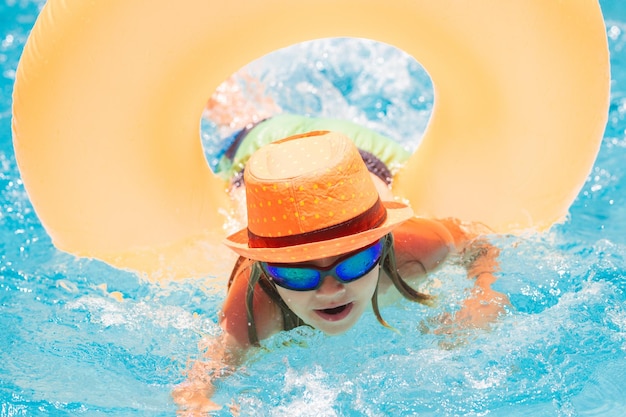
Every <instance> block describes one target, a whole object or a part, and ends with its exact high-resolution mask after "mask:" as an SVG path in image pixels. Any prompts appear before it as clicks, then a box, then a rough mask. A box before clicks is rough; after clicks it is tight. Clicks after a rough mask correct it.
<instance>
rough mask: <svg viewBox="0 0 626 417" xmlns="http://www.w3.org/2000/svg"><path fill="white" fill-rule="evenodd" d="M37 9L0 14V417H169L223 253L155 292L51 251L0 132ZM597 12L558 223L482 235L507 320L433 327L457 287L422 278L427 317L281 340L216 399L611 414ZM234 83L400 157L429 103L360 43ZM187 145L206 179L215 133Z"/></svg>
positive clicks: (624, 177)
mask: <svg viewBox="0 0 626 417" xmlns="http://www.w3.org/2000/svg"><path fill="white" fill-rule="evenodd" d="M42 4H43V2H41V1H26V0H24V1H15V0H13V1H9V0H6V1H4V2H3V3H2V4H1V5H0V16H2V21H3V22H5V23H4V24H3V25H2V33H0V42H1V45H0V65H1V66H2V78H1V79H0V82H1V83H2V98H1V100H2V101H1V102H0V163H1V164H2V172H1V173H0V192H1V193H2V206H1V207H0V233H1V234H2V236H1V241H0V355H1V356H0V415H1V416H31V415H54V416H64V415H75V414H79V413H80V414H84V415H146V414H149V415H173V414H174V413H175V412H176V406H175V405H174V403H173V401H172V399H171V391H172V389H173V387H174V386H175V385H176V384H178V383H180V382H182V381H183V380H184V378H185V375H184V373H185V370H186V369H187V367H188V362H189V360H192V359H194V358H198V357H199V356H200V355H201V353H202V352H201V350H200V349H199V347H198V343H200V342H201V341H202V339H203V337H204V336H210V335H217V334H218V333H220V331H221V330H220V329H219V326H218V322H217V320H218V312H219V310H220V308H221V303H222V300H223V299H224V295H225V291H226V281H227V279H228V272H229V270H230V267H231V265H232V262H233V260H234V256H232V255H230V254H229V255H228V256H226V257H225V258H224V259H222V260H221V262H220V268H219V270H218V271H215V274H214V275H212V276H206V277H202V278H199V279H189V280H184V281H177V282H171V283H167V284H166V283H152V282H147V281H146V280H145V279H143V278H142V277H138V276H137V275H136V274H133V273H130V272H126V271H120V270H117V269H115V268H112V267H110V266H108V265H106V264H104V263H102V262H99V261H96V260H89V259H79V258H76V257H74V256H72V255H69V254H66V253H64V252H61V251H59V250H57V249H55V248H54V246H53V245H52V243H51V241H50V238H49V237H48V235H47V234H46V232H45V230H44V229H43V227H42V226H41V223H40V222H39V220H38V218H37V216H36V215H35V213H34V211H33V208H32V206H31V204H30V202H29V199H28V196H27V195H26V192H25V191H24V187H23V184H22V182H21V180H20V174H19V171H18V169H17V165H16V161H15V156H14V153H13V149H12V143H11V125H10V124H11V92H12V85H13V82H14V77H15V69H16V66H17V62H18V60H19V57H20V54H21V51H22V48H23V46H24V43H25V41H26V37H27V35H28V32H29V30H30V29H31V28H32V25H33V24H34V21H35V19H36V17H37V14H38V12H39V10H40V8H41V6H42ZM601 6H602V8H603V12H604V14H605V21H606V28H607V36H608V40H609V48H610V52H611V64H612V69H611V71H612V76H611V79H612V83H611V88H612V92H611V106H610V114H609V120H608V125H607V128H606V132H605V135H604V139H603V142H602V147H601V150H600V153H599V156H598V159H597V161H596V163H595V165H594V167H593V169H592V171H591V173H590V175H589V177H588V179H587V181H586V183H585V185H584V187H583V189H582V191H581V192H580V193H579V195H578V197H577V199H576V201H575V202H574V204H573V206H572V207H571V209H570V214H569V216H568V218H567V220H566V221H565V222H564V223H562V224H558V225H555V226H554V227H553V228H552V229H551V230H549V231H548V232H546V233H543V234H537V235H525V236H493V237H492V242H493V243H494V244H496V245H497V246H498V247H500V248H501V255H500V268H501V272H500V273H499V274H498V277H499V280H498V281H497V282H496V284H495V285H494V288H495V289H497V290H498V291H500V292H503V293H505V294H507V295H508V296H509V298H510V300H511V307H510V309H509V310H508V312H507V314H506V315H504V316H503V317H502V318H501V319H500V321H499V322H498V323H497V324H496V325H495V326H494V327H493V328H492V329H491V330H490V331H482V330H466V331H462V332H455V333H453V334H452V335H446V334H445V333H444V334H441V333H438V332H435V330H436V329H437V328H438V327H439V326H440V318H441V317H445V316H446V315H447V314H450V313H454V312H455V311H456V310H457V309H458V308H459V306H460V304H461V302H462V300H463V299H464V298H465V297H466V295H467V292H468V291H469V289H470V288H471V284H472V283H471V282H468V280H467V279H466V278H465V274H464V272H463V270H462V269H461V268H460V267H456V266H454V265H452V266H448V267H445V268H443V269H441V270H439V271H437V272H436V273H435V274H433V276H432V277H430V280H431V285H430V290H431V292H432V293H433V294H435V295H436V296H437V299H438V300H439V302H438V304H437V305H436V306H435V307H433V308H431V307H426V306H422V305H419V304H413V303H410V302H407V301H400V302H398V303H397V304H395V305H394V306H393V307H391V308H388V309H386V310H385V314H384V316H385V319H386V320H387V321H388V322H389V323H390V324H391V325H392V326H394V327H395V328H396V329H397V330H398V331H399V332H398V333H396V332H393V331H389V330H388V329H386V328H384V327H382V326H380V325H379V324H378V323H377V321H376V318H375V317H374V315H373V314H372V313H371V312H369V313H366V314H365V315H364V317H363V318H362V319H361V320H360V322H359V323H358V324H357V325H356V326H355V327H354V328H353V329H351V330H350V331H348V332H347V333H346V334H343V335H340V336H332V337H330V336H325V335H323V334H321V333H319V332H318V331H315V330H312V329H308V328H298V329H295V330H293V331H291V332H285V333H282V334H279V335H277V336H275V337H273V338H272V339H270V340H268V341H266V342H265V343H264V344H263V347H262V348H261V349H260V350H258V351H255V352H254V353H253V354H252V355H251V357H250V358H249V360H248V361H247V362H246V364H245V366H244V367H243V369H242V372H238V373H237V374H234V375H232V376H229V377H228V378H225V379H224V380H222V381H220V383H219V385H218V390H217V393H216V396H215V400H216V401H217V402H218V403H221V404H226V405H228V404H235V405H234V406H233V407H234V408H235V409H237V410H239V413H240V414H241V415H299V416H347V415H371V416H383V415H503V416H517V415H533V416H534V415H538V416H554V415H558V416H579V415H580V416H589V415H602V416H622V415H624V414H625V413H626V399H625V398H626V383H625V382H626V379H625V377H624V374H625V372H626V355H625V352H626V308H625V306H626V295H625V294H624V292H625V290H626V260H625V257H626V210H624V208H623V207H624V206H625V205H626V171H625V169H624V164H623V163H622V161H623V160H624V158H626V61H625V60H624V56H626V55H625V54H624V48H625V47H626V10H625V9H624V7H623V5H621V4H620V2H619V1H618V0H607V1H602V2H601ZM381 63H385V66H384V68H383V67H382V65H381ZM248 71H249V73H250V74H252V75H253V76H255V77H257V78H258V79H260V80H261V82H262V83H263V85H264V86H265V87H266V90H267V94H268V95H269V96H271V97H272V98H273V99H274V100H275V101H276V102H277V103H278V104H279V105H280V106H281V107H282V108H283V110H284V111H287V112H292V113H298V114H310V115H315V116H327V117H339V118H345V119H349V120H353V121H356V122H358V123H361V124H363V125H366V126H368V127H370V128H372V129H374V130H377V131H379V132H381V133H384V134H385V135H387V136H389V137H391V138H392V139H395V140H396V141H398V142H399V143H400V144H402V145H403V146H405V147H406V148H407V149H409V150H413V149H415V147H416V146H417V143H418V142H419V138H420V137H421V134H422V133H423V131H424V129H425V127H426V124H427V122H428V119H429V117H430V111H431V109H432V103H433V93H432V86H431V84H430V80H429V78H428V75H427V74H426V73H425V72H424V71H423V69H422V68H421V67H420V66H419V65H418V64H417V63H415V61H413V60H412V59H410V58H409V57H407V56H406V55H404V54H403V53H401V52H399V51H397V50H396V49H394V48H391V47H389V46H386V45H383V44H378V43H374V42H370V41H359V40H355V39H330V40H323V41H317V42H312V43H307V44H302V45H297V46H294V47H292V48H289V49H287V50H281V51H278V52H276V53H274V54H273V55H272V56H271V57H265V58H263V59H261V60H259V61H257V62H254V63H252V64H251V65H250V66H249V68H248ZM538 99H540V98H538ZM202 139H203V143H204V146H205V152H206V156H207V160H208V162H209V164H210V165H212V166H215V164H216V161H217V160H218V159H219V157H220V155H221V154H222V153H223V152H224V150H225V148H226V147H227V144H225V143H224V141H223V135H222V134H221V132H219V130H218V129H217V127H216V126H215V125H214V124H212V123H211V122H210V121H208V120H203V121H202ZM554 169H555V170H557V169H559V168H558V167H555V168H554ZM229 227H234V226H233V225H229ZM214 253H215V256H216V258H218V259H219V257H220V256H221V255H223V254H224V253H225V251H224V249H222V248H221V247H218V245H216V248H215V249H214ZM427 285H428V284H427ZM310 346H315V348H314V349H313V348H311V347H310ZM442 346H453V347H452V348H443V347H442ZM231 412H233V410H231V409H229V408H228V407H225V408H224V409H223V410H222V411H221V412H218V413H217V414H218V415H230V414H231Z"/></svg>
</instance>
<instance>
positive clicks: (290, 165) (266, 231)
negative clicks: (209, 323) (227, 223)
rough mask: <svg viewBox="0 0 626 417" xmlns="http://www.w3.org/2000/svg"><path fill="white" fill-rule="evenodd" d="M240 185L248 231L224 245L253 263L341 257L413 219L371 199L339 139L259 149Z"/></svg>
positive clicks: (368, 184)
mask: <svg viewBox="0 0 626 417" xmlns="http://www.w3.org/2000/svg"><path fill="white" fill-rule="evenodd" d="M244 181H245V184H246V198H247V207H248V227H247V228H246V229H243V230H240V231H239V232H237V233H235V234H233V235H231V236H229V237H227V238H226V241H225V243H226V245H227V246H229V247H230V248H231V249H233V250H234V251H235V252H237V253H238V254H240V255H242V256H245V257H247V258H251V259H254V260H258V261H266V262H277V263H291V262H304V261H309V260H312V259H320V258H326V257H330V256H337V255H341V254H344V253H348V252H351V251H353V250H356V249H359V248H362V247H364V246H367V245H369V244H370V243H372V242H375V241H376V240H377V239H380V238H381V237H383V236H384V235H386V234H387V233H389V232H390V231H391V230H393V229H394V228H395V227H397V226H399V225H400V224H401V223H402V222H404V221H406V220H408V219H409V218H410V217H412V216H413V210H412V209H411V208H410V207H408V206H406V205H405V204H401V203H397V202H392V201H389V202H387V201H386V202H382V201H381V200H380V199H379V196H378V192H377V191H376V187H375V185H374V183H373V182H372V179H371V177H370V174H369V172H368V170H367V168H366V166H365V164H364V162H363V160H362V159H361V156H360V155H359V151H358V150H357V148H356V147H355V146H354V144H353V143H352V141H351V140H350V139H348V138H347V137H346V136H344V135H342V134H339V133H334V132H310V133H306V134H303V135H297V136H292V137H289V138H286V139H282V140H280V141H277V142H274V143H271V144H269V145H267V146H264V147H262V148H260V149H259V150H257V151H256V152H255V153H254V154H253V155H252V157H251V158H250V159H249V161H248V163H247V165H246V169H245V172H244Z"/></svg>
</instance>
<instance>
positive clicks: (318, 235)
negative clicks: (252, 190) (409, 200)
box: [248, 198, 387, 248]
mask: <svg viewBox="0 0 626 417" xmlns="http://www.w3.org/2000/svg"><path fill="white" fill-rule="evenodd" d="M386 218H387V210H386V209H385V206H384V205H383V204H382V202H381V201H380V198H379V199H377V200H376V202H375V203H374V205H373V206H372V207H370V208H369V209H367V210H365V211H364V212H363V213H361V214H359V215H358V216H356V217H353V218H351V219H349V220H346V221H345V222H342V223H339V224H336V225H333V226H329V227H325V228H323V229H318V230H313V231H311V232H305V233H300V234H297V235H290V236H277V237H267V236H259V235H256V234H254V233H253V232H251V231H250V229H248V246H249V247H251V248H283V247H287V246H295V245H301V244H303V243H312V242H321V241H323V240H331V239H336V238H339V237H345V236H350V235H355V234H357V233H361V232H365V231H366V230H371V229H374V228H376V227H378V226H380V225H381V224H383V222H384V221H385V219H386Z"/></svg>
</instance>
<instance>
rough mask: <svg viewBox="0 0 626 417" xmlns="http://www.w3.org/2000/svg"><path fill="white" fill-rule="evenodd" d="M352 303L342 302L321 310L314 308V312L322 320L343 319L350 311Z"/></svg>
mask: <svg viewBox="0 0 626 417" xmlns="http://www.w3.org/2000/svg"><path fill="white" fill-rule="evenodd" d="M352 307H353V304H352V303H348V304H343V305H340V306H337V307H333V308H326V309H322V310H315V312H316V313H317V314H318V315H319V316H320V317H321V318H323V319H324V320H328V321H339V320H343V319H344V318H346V317H347V316H348V314H350V311H352Z"/></svg>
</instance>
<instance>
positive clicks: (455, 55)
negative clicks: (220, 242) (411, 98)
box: [13, 0, 609, 276]
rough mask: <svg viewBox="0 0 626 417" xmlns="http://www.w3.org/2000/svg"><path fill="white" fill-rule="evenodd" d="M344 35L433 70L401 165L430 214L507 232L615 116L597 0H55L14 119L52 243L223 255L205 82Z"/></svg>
mask: <svg viewBox="0 0 626 417" xmlns="http://www.w3.org/2000/svg"><path fill="white" fill-rule="evenodd" d="M333 36H351V37H363V38H371V39H375V40H378V41H382V42H386V43H389V44H392V45H394V46H396V47H398V48H400V49H402V50H404V51H406V52H408V53H409V54H411V55H412V56H414V57H415V58H416V59H417V60H418V61H419V62H420V63H421V64H422V65H423V66H424V67H425V68H426V70H427V71H428V72H429V73H430V75H431V77H432V80H433V84H434V88H435V105H434V110H433V115H432V119H431V122H430V124H429V127H428V129H427V132H426V134H425V137H424V139H423V143H422V144H421V146H420V147H419V149H418V151H417V152H416V154H415V155H413V157H412V159H411V160H410V161H409V162H408V164H407V166H406V167H405V168H404V170H403V171H401V172H400V173H399V174H398V176H397V178H396V183H395V191H396V193H397V194H399V195H400V196H402V197H405V198H407V199H408V200H410V202H411V203H412V205H413V207H414V208H415V210H416V211H417V212H418V213H419V214H422V215H426V216H455V217H458V218H461V219H464V220H472V221H480V222H483V223H485V224H486V225H488V226H490V227H491V228H492V229H493V230H495V231H497V232H510V231H516V230H524V229H528V228H531V229H543V228H546V227H549V226H550V225H551V224H553V223H554V222H555V221H558V220H560V219H562V218H563V216H564V215H565V214H566V213H567V210H568V207H569V205H570V204H571V202H572V201H573V199H574V198H575V196H576V195H577V193H578V191H579V190H580V188H581V186H582V183H583V182H584V180H585V178H586V176H587V175H588V173H589V171H590V168H591V166H592V164H593V161H594V159H595V156H596V153H597V151H598V148H599V144H600V140H601V137H602V133H603V129H604V126H605V122H606V117H607V107H608V91H609V67H608V65H609V64H608V62H609V61H608V52H607V42H606V37H605V30H604V23H603V20H602V16H601V12H600V8H599V5H598V3H597V1H596V0H567V1H563V0H523V1H522V0H519V1H518V0H515V1H502V0H436V1H435V0H411V1H408V0H388V1H385V2H381V1H379V0H340V1H338V0H298V1H295V2H294V1H293V0H262V1H261V0H246V1H218V0H181V1H177V2H173V1H170V0H106V1H84V0H49V1H48V2H47V4H46V5H45V7H44V8H43V11H42V13H41V16H40V17H39V19H38V21H37V23H36V25H35V27H34V29H33V32H32V34H31V36H30V39H29V41H28V43H27V45H26V48H25V51H24V54H23V57H22V60H21V62H20V64H19V68H18V73H17V80H16V85H15V90H14V109H13V110H14V120H13V130H14V144H15V152H16V157H17V160H18V163H19V167H20V170H21V174H22V178H23V181H24V184H25V186H26V189H27V191H28V193H29V195H30V198H31V200H32V203H33V206H34V208H35V210H36V212H37V214H38V216H39V217H40V219H41V221H42V223H43V225H44V226H45V227H46V229H47V231H48V232H49V234H50V236H51V237H52V239H53V242H54V244H55V245H56V246H57V247H58V248H60V249H63V250H66V251H69V252H71V253H74V254H77V255H80V256H88V257H95V258H99V259H102V260H105V261H106V262H109V263H111V264H113V265H116V266H118V267H124V268H131V269H135V270H138V271H146V272H149V273H154V272H155V271H157V270H159V269H161V268H163V267H164V266H167V267H168V268H169V269H168V271H167V273H171V274H174V275H179V276H180V275H188V274H198V273H207V272H211V270H212V268H213V265H212V262H209V261H207V260H206V259H205V258H207V256H203V254H205V253H204V251H205V249H204V247H205V246H203V242H206V240H207V239H210V240H211V241H212V242H215V241H216V239H219V238H221V237H222V235H223V232H222V225H223V220H224V219H223V217H222V216H221V215H219V214H218V208H223V207H227V205H228V203H227V201H228V198H227V196H226V194H225V191H224V188H225V187H224V184H223V183H222V182H221V181H220V180H219V179H217V177H215V176H214V175H213V174H212V173H211V171H210V170H209V168H208V166H207V164H206V162H205V159H204V156H203V152H202V149H201V143H200V139H199V120H200V117H201V112H202V109H203V106H204V104H205V102H206V99H207V98H208V97H209V95H210V94H211V93H212V92H213V91H214V90H215V88H216V87H217V86H218V84H219V83H220V82H221V81H223V80H224V79H226V78H227V77H228V76H229V75H230V74H231V73H233V72H234V71H236V70H237V69H239V68H240V67H242V66H244V65H245V64H247V63H248V62H250V61H252V60H254V59H255V58H258V57H260V56H262V55H263V54H266V53H269V52H271V51H274V50H276V49H278V48H281V47H285V46H288V45H291V44H295V43H297V42H301V41H305V40H309V39H315V38H322V37H333ZM215 234H217V236H215ZM209 258H210V257H209Z"/></svg>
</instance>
